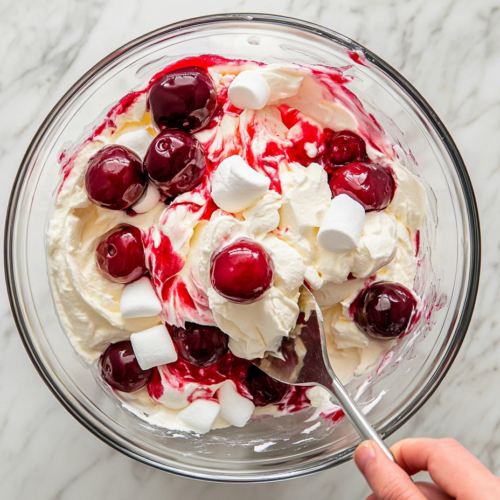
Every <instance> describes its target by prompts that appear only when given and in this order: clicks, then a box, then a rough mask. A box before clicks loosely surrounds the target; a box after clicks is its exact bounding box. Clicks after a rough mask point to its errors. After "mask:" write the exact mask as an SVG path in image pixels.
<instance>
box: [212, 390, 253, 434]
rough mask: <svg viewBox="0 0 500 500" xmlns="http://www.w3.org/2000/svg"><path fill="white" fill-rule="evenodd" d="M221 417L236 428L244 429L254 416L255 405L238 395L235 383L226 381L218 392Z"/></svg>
mask: <svg viewBox="0 0 500 500" xmlns="http://www.w3.org/2000/svg"><path fill="white" fill-rule="evenodd" d="M218 399H219V404H220V416H221V417H222V418H223V419H224V420H225V421H226V422H227V423H228V424H231V425H234V426H235V427H244V426H245V425H246V424H247V422H248V421H249V420H250V417H251V416H252V414H253V411H254V409H255V405H254V404H253V403H252V402H251V401H250V400H249V399H247V398H245V397H243V396H242V395H241V394H239V393H238V391H237V390H236V387H235V385H234V383H233V382H231V381H230V380H226V382H224V384H222V386H221V388H220V389H219V392H218Z"/></svg>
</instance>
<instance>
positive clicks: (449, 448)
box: [354, 438, 500, 500]
mask: <svg viewBox="0 0 500 500" xmlns="http://www.w3.org/2000/svg"><path fill="white" fill-rule="evenodd" d="M391 451H392V453H393V455H394V458H395V459H396V462H397V463H398V464H399V466H398V465H396V464H395V463H393V462H391V461H390V460H389V459H388V458H387V457H386V456H385V454H384V452H383V451H382V450H381V449H380V448H379V446H378V445H377V444H376V443H375V442H374V441H364V442H363V443H361V444H360V445H359V446H358V448H357V449H356V452H355V453H354V461H355V462H356V465H357V466H358V469H359V470H360V472H361V473H362V474H363V476H364V477H365V479H366V481H367V482H368V485H369V486H370V488H371V489H372V491H373V494H372V495H370V496H369V497H368V498H367V499H366V500H453V499H455V500H478V499H479V498H480V499H481V500H498V499H500V479H499V478H497V477H496V476H494V475H493V474H492V473H491V472H490V471H489V470H488V469H487V468H486V467H485V466H484V465H483V464H482V463H481V462H480V461H479V460H478V459H477V458H476V457H474V455H472V454H471V453H469V452H468V451H467V450H466V449H465V448H464V447H463V446H462V445H461V444H460V443H458V442H457V441H455V440H454V439H448V438H447V439H428V438H422V439H403V440H402V441H399V442H398V443H396V444H395V445H394V446H392V447H391ZM423 470H425V471H428V472H429V474H430V476H431V478H432V480H433V481H434V483H424V482H420V483H413V482H412V481H411V480H410V478H409V477H408V475H410V476H411V475H413V474H416V473H417V472H420V471H423ZM404 471H406V472H404Z"/></svg>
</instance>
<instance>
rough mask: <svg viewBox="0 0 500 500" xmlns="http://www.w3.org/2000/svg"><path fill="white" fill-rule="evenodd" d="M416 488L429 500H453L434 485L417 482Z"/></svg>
mask: <svg viewBox="0 0 500 500" xmlns="http://www.w3.org/2000/svg"><path fill="white" fill-rule="evenodd" d="M415 486H416V487H417V488H418V489H419V490H420V491H421V492H422V493H423V495H424V496H425V498H427V500H453V498H451V497H450V495H447V494H446V493H445V492H444V491H443V490H442V489H441V488H440V487H439V486H437V485H436V484H433V483H424V482H420V481H419V482H417V483H415Z"/></svg>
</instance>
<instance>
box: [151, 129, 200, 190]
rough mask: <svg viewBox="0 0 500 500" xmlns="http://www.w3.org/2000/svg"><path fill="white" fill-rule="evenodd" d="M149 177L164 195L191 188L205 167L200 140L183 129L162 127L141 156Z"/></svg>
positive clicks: (198, 181) (198, 179) (197, 182)
mask: <svg viewBox="0 0 500 500" xmlns="http://www.w3.org/2000/svg"><path fill="white" fill-rule="evenodd" d="M144 168H145V170H146V172H147V174H148V175H149V177H150V178H151V180H152V181H153V182H154V183H155V184H156V185H157V186H158V188H159V189H160V190H161V191H162V192H163V194H164V195H165V196H167V197H172V196H176V195H178V194H181V193H185V192H187V191H191V189H193V188H195V187H196V186H197V185H198V184H199V183H200V181H201V179H202V177H203V174H204V173H205V170H206V168H207V162H206V160H205V154H204V153H203V148H202V147H201V145H200V143H199V142H198V141H197V140H196V139H195V138H194V137H192V136H190V135H189V134H186V132H182V131H180V130H179V131H169V130H165V131H163V132H161V133H160V134H158V135H157V136H156V137H155V138H154V139H153V142H152V143H151V145H150V146H149V149H148V151H147V153H146V157H145V158H144Z"/></svg>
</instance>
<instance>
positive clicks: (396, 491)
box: [354, 441, 426, 500]
mask: <svg viewBox="0 0 500 500" xmlns="http://www.w3.org/2000/svg"><path fill="white" fill-rule="evenodd" d="M354 461H355V462H356V465H357V467H358V469H359V471H360V472H361V474H363V476H364V477H365V479H366V482H367V483H368V485H369V486H370V488H371V489H372V491H373V493H374V494H375V498H376V499H377V500H426V498H425V496H424V495H423V494H422V493H421V492H420V490H419V489H418V488H417V487H416V486H415V485H414V484H413V482H412V480H411V479H410V477H409V476H408V474H406V472H405V471H404V470H403V469H401V468H400V467H399V466H398V465H397V464H395V463H394V462H391V461H390V460H389V459H388V458H387V457H386V456H385V454H384V452H383V451H382V450H381V449H380V447H379V446H378V445H377V444H376V443H375V442H374V441H364V442H363V443H361V444H360V445H359V446H358V447H357V449H356V451H355V453H354Z"/></svg>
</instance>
